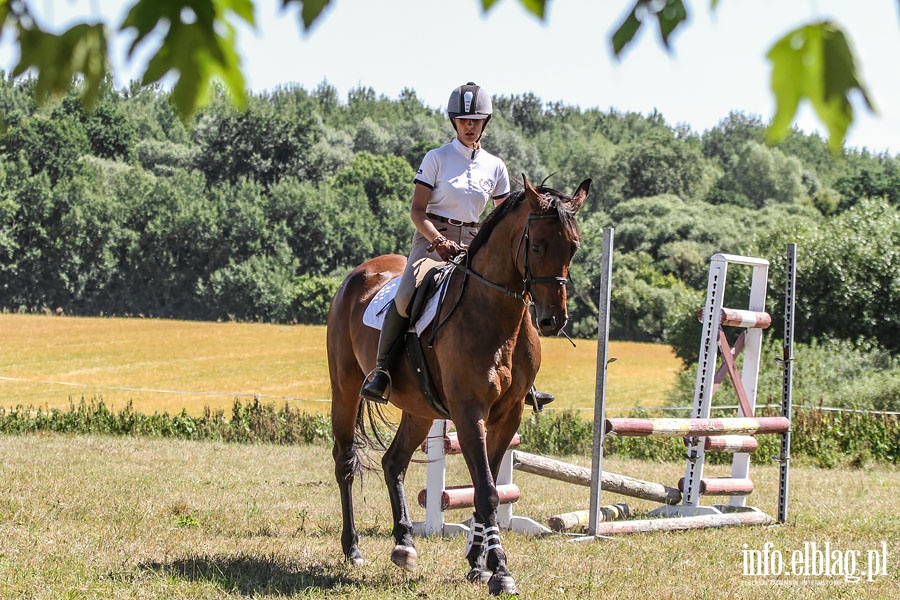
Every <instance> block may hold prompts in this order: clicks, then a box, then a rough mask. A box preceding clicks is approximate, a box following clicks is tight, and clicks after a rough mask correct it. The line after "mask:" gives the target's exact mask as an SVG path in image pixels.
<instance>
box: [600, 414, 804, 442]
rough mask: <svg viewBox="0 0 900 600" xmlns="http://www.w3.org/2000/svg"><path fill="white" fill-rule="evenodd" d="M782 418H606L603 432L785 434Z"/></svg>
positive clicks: (635, 434)
mask: <svg viewBox="0 0 900 600" xmlns="http://www.w3.org/2000/svg"><path fill="white" fill-rule="evenodd" d="M790 428H791V422H790V420H789V419H786V418H785V417H733V418H723V419H639V418H631V417H622V418H613V419H606V429H605V433H606V435H609V436H621V437H648V436H654V437H706V436H719V435H728V434H745V435H756V434H761V433H785V432H786V431H788V430H789V429H790Z"/></svg>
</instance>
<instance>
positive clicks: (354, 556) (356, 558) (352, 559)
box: [347, 550, 366, 567]
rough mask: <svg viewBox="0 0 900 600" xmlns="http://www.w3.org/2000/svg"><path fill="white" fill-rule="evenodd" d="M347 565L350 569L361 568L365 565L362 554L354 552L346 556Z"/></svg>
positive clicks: (357, 551)
mask: <svg viewBox="0 0 900 600" xmlns="http://www.w3.org/2000/svg"><path fill="white" fill-rule="evenodd" d="M347 564H348V565H350V566H351V567H361V566H363V565H364V564H366V559H364V558H363V555H362V552H360V551H359V550H354V551H352V552H351V553H350V554H348V555H347Z"/></svg>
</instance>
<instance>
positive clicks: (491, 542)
mask: <svg viewBox="0 0 900 600" xmlns="http://www.w3.org/2000/svg"><path fill="white" fill-rule="evenodd" d="M484 540H485V544H486V546H487V549H488V550H489V551H490V550H493V549H494V548H500V549H501V550H502V549H503V548H502V546H500V528H499V527H497V526H496V525H495V526H493V527H487V528H485V530H484Z"/></svg>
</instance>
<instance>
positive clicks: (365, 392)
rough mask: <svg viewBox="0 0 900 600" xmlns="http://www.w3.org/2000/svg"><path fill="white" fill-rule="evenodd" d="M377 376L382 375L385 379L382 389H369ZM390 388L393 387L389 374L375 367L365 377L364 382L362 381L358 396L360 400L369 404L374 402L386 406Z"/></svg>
mask: <svg viewBox="0 0 900 600" xmlns="http://www.w3.org/2000/svg"><path fill="white" fill-rule="evenodd" d="M379 375H383V376H384V377H385V378H386V379H387V383H386V385H384V387H382V388H381V389H380V390H371V389H369V386H370V385H372V384H374V383H375V380H376V379H377V378H378V376H379ZM392 387H393V385H392V381H391V372H390V371H388V370H387V369H383V368H381V367H375V368H374V369H372V370H371V371H369V373H368V374H367V375H366V379H365V381H363V384H362V387H361V388H359V395H360V397H361V398H363V399H365V400H369V401H370V402H375V403H377V404H387V403H388V402H390V399H391V388H392ZM376 392H377V394H376Z"/></svg>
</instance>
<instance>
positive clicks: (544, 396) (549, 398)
mask: <svg viewBox="0 0 900 600" xmlns="http://www.w3.org/2000/svg"><path fill="white" fill-rule="evenodd" d="M554 400H556V396H554V395H553V394H548V393H547V392H539V391H537V389H535V388H534V387H532V388H531V389H530V390H529V391H528V393H527V394H525V404H528V405H529V406H531V408H532V409H533V410H534V412H536V413H539V412H541V411H543V410H544V406H546V405H547V404H550V403H551V402H553V401H554Z"/></svg>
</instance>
